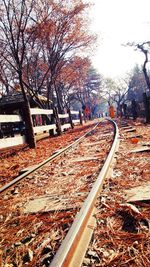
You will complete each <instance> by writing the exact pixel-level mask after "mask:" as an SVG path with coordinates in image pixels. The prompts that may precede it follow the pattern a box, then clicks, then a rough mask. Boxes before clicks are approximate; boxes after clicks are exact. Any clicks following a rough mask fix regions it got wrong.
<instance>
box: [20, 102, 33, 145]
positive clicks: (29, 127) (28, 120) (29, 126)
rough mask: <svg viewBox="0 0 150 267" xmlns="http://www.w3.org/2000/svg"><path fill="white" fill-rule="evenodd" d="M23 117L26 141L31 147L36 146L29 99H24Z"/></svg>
mask: <svg viewBox="0 0 150 267" xmlns="http://www.w3.org/2000/svg"><path fill="white" fill-rule="evenodd" d="M23 117H24V121H25V126H26V141H27V143H28V144H29V147H30V148H36V141H35V136H34V130H33V121H32V117H31V113H30V105H29V102H28V100H24V106H23Z"/></svg>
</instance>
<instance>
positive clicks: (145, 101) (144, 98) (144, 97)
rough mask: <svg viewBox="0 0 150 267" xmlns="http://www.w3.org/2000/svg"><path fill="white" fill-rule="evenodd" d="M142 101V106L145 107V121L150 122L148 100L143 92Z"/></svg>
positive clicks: (149, 104) (149, 103) (149, 102)
mask: <svg viewBox="0 0 150 267" xmlns="http://www.w3.org/2000/svg"><path fill="white" fill-rule="evenodd" d="M143 101H144V107H145V117H146V123H150V101H149V99H148V97H147V95H146V93H143Z"/></svg>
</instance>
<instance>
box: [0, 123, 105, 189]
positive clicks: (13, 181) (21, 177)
mask: <svg viewBox="0 0 150 267" xmlns="http://www.w3.org/2000/svg"><path fill="white" fill-rule="evenodd" d="M100 122H101V121H100ZM100 122H98V123H96V125H95V126H94V127H93V128H92V129H91V130H90V131H88V132H87V133H85V134H84V135H83V136H81V137H80V138H79V139H77V140H76V141H74V142H73V143H71V144H70V145H68V146H66V147H65V148H63V149H61V151H58V152H56V153H55V154H53V155H52V156H51V157H49V158H47V159H46V160H44V161H42V162H41V163H40V164H38V165H36V166H35V167H34V168H32V169H30V170H28V171H27V172H25V173H23V174H21V175H19V176H18V177H16V178H15V179H13V180H12V181H11V182H9V183H7V184H5V185H4V186H2V187H1V188H0V193H2V192H4V191H6V190H7V189H9V188H10V187H12V186H13V185H16V184H17V183H19V182H20V181H21V180H22V179H25V178H26V177H27V176H28V175H29V174H31V173H33V172H34V171H36V170H38V169H40V168H41V167H43V166H44V165H45V164H46V163H48V162H50V161H52V160H54V159H55V158H57V157H59V156H60V155H61V154H62V153H64V152H66V151H67V150H69V149H70V148H71V147H73V146H75V145H77V144H78V143H80V142H81V141H82V140H83V139H84V138H85V137H86V136H87V135H88V134H89V133H91V132H92V131H94V130H95V128H96V127H97V126H98V125H99V123H100Z"/></svg>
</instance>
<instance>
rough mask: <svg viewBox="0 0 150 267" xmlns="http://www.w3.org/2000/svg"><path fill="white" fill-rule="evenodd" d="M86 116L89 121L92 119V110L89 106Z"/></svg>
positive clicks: (86, 108)
mask: <svg viewBox="0 0 150 267" xmlns="http://www.w3.org/2000/svg"><path fill="white" fill-rule="evenodd" d="M85 116H86V118H87V119H89V120H90V119H91V110H90V108H89V107H88V106H86V107H85Z"/></svg>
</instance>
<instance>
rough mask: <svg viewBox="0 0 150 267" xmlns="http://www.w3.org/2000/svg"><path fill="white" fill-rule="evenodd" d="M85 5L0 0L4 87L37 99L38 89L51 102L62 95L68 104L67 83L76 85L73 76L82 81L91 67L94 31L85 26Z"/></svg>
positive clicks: (75, 0) (79, 0)
mask: <svg viewBox="0 0 150 267" xmlns="http://www.w3.org/2000/svg"><path fill="white" fill-rule="evenodd" d="M89 8H90V5H89V4H88V3H85V2H84V1H82V0H73V1H67V0H61V1H60V0H59V1H56V0H53V1H52V0H39V1H38V0H31V1H29V0H23V1H18V0H15V1H14V0H8V1H5V0H2V5H1V9H0V15H1V18H0V44H1V48H0V56H1V59H2V60H3V64H4V65H5V68H3V69H2V70H1V73H0V78H1V79H0V82H1V84H2V88H3V93H4V94H6V93H7V94H8V93H12V92H13V91H14V90H15V88H16V87H17V88H18V87H20V90H21V91H22V93H23V96H24V97H26V95H27V94H30V95H31V96H34V98H36V100H37V102H38V103H39V105H43V103H41V101H40V99H39V98H38V95H39V94H42V95H44V96H46V97H47V104H46V106H48V107H49V105H50V103H54V102H56V104H58V106H59V98H62V99H61V101H63V99H65V101H67V102H63V103H62V106H65V105H69V102H68V101H69V97H68V93H69V89H70V88H73V89H74V87H75V86H76V88H79V87H80V84H79V82H78V84H77V80H78V81H79V80H80V83H84V82H85V79H86V77H87V72H88V70H89V68H90V67H91V63H90V61H89V59H87V57H88V53H89V51H90V49H92V47H93V44H94V42H95V36H93V35H91V33H90V32H89V30H88V24H89V22H88V19H87V12H88V10H89ZM12 72H13V73H14V75H12V74H11V73H12ZM7 76H10V77H11V79H10V80H9V81H8V80H6V77H7ZM60 85H61V90H62V91H63V92H59V91H60V89H59V88H60ZM68 88H69V89H68ZM62 94H63V96H64V97H61V95H62ZM66 99H67V100H66ZM49 100H51V101H49Z"/></svg>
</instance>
